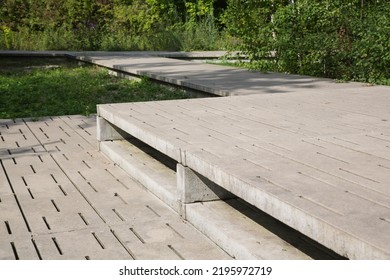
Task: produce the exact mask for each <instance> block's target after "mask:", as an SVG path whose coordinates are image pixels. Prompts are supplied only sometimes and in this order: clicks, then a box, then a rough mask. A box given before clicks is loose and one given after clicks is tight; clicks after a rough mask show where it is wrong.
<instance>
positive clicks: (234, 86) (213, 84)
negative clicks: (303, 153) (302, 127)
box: [75, 53, 364, 96]
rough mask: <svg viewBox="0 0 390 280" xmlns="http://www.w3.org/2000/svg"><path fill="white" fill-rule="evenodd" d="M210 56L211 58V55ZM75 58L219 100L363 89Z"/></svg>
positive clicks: (138, 59) (200, 66) (140, 60)
mask: <svg viewBox="0 0 390 280" xmlns="http://www.w3.org/2000/svg"><path fill="white" fill-rule="evenodd" d="M216 54H217V55H218V53H216ZM161 55H162V56H163V55H164V54H161ZM196 55H197V54H194V55H193V56H194V57H195V56H196ZM209 56H210V57H211V56H212V53H210V54H209ZM75 57H76V58H77V59H80V60H83V61H88V62H91V63H94V64H97V65H100V66H104V67H107V68H109V69H113V70H116V71H120V72H123V73H128V74H132V75H135V76H146V77H149V78H152V79H155V80H158V81H162V82H167V83H170V84H175V85H178V86H183V87H186V88H190V89H194V90H198V91H202V92H207V93H211V94H215V95H218V96H230V95H248V94H263V93H267V94H269V93H287V92H295V91H300V92H303V91H308V92H312V91H313V90H334V89H353V88H361V87H362V86H364V84H361V83H338V82H336V81H334V80H330V79H321V78H313V77H309V76H299V75H288V74H280V73H260V72H254V71H248V70H246V69H240V68H235V67H228V66H221V65H214V64H205V63H197V62H194V61H188V60H179V59H174V58H175V57H174V56H171V57H169V58H167V57H160V56H156V55H148V54H145V55H144V56H137V55H125V54H112V55H107V54H106V55H100V54H86V55H79V54H76V55H75ZM178 58H180V57H178ZM182 58H183V57H182Z"/></svg>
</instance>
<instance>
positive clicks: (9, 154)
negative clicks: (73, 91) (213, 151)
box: [0, 116, 231, 260]
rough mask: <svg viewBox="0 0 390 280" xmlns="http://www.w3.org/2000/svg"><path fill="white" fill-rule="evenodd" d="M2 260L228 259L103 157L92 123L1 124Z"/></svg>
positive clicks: (80, 119)
mask: <svg viewBox="0 0 390 280" xmlns="http://www.w3.org/2000/svg"><path fill="white" fill-rule="evenodd" d="M0 164H1V166H0V260H13V259H43V260H49V259H55V260H58V259H67V260H69V259H91V260H92V259H103V260H110V259H111V260H116V259H231V256H229V255H228V254H226V253H225V252H224V251H223V250H221V249H220V248H219V247H218V246H216V245H215V244H214V243H213V242H211V241H210V240H209V239H208V238H206V237H204V236H203V235H202V234H201V233H200V232H199V231H197V230H196V229H195V228H194V227H193V226H191V225H190V224H189V223H187V222H185V221H183V220H182V219H181V218H180V216H178V215H177V214H176V213H175V212H174V211H172V210H171V209H170V208H169V207H167V206H166V205H165V204H164V203H162V202H161V201H160V200H159V199H157V198H156V197H155V196H154V195H152V194H150V193H149V192H147V191H146V190H145V188H144V187H143V186H142V185H140V184H139V183H138V182H136V181H135V180H133V179H132V178H130V177H129V176H128V175H127V174H126V173H125V172H124V171H123V170H121V169H120V168H119V167H118V166H115V164H113V163H112V162H110V161H109V160H108V159H107V158H105V157H104V156H103V155H102V154H101V153H99V152H98V151H97V145H96V117H95V116H91V117H89V118H87V117H82V116H63V117H53V118H45V119H40V120H38V121H37V120H22V119H20V120H16V121H13V120H0Z"/></svg>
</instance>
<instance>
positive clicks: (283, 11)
mask: <svg viewBox="0 0 390 280" xmlns="http://www.w3.org/2000/svg"><path fill="white" fill-rule="evenodd" d="M0 49H40V50H43V49H45V50H52V49H61V50H186V51H189V50H216V49H218V50H226V49H231V50H240V51H242V52H243V53H245V54H246V55H248V56H249V57H250V59H251V61H252V63H251V67H255V68H257V69H261V70H268V71H283V72H288V73H298V74H308V75H315V76H325V77H331V78H338V79H345V80H360V81H365V82H376V83H378V82H379V83H383V84H390V1H388V0H323V1H320V0H250V1H247V0H225V1H222V0H64V1H57V0H0Z"/></svg>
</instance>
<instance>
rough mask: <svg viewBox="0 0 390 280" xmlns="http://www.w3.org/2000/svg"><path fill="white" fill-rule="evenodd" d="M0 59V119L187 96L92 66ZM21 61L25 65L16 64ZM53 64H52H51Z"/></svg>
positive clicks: (83, 111) (88, 110) (90, 110)
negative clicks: (122, 77) (103, 104)
mask: <svg viewBox="0 0 390 280" xmlns="http://www.w3.org/2000/svg"><path fill="white" fill-rule="evenodd" d="M38 62H39V64H36V63H35V62H34V61H28V62H27V63H26V62H23V61H21V62H20V60H19V61H18V60H17V59H16V58H13V59H12V60H10V61H8V62H7V60H5V59H4V58H0V63H1V65H3V67H2V69H1V71H0V119H2V118H21V117H40V116H56V115H69V114H87V115H88V114H91V113H95V112H96V104H101V103H116V102H136V101H150V100H166V99H180V98H188V97H189V96H188V95H187V94H186V93H185V92H183V91H181V90H176V89H170V88H167V87H164V86H161V85H157V84H155V83H152V82H151V81H149V80H147V79H142V80H141V81H129V80H126V79H121V78H117V77H113V76H110V75H109V74H108V72H107V71H106V70H103V69H100V68H96V67H79V66H77V64H74V63H67V64H64V63H63V62H58V61H52V60H48V61H44V62H45V63H44V64H42V59H41V58H40V59H39V60H38ZM20 63H24V64H25V65H20ZM53 63H54V65H53Z"/></svg>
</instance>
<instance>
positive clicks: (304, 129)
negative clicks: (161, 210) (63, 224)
mask: <svg viewBox="0 0 390 280" xmlns="http://www.w3.org/2000/svg"><path fill="white" fill-rule="evenodd" d="M106 59H107V58H96V59H95V58H93V59H91V61H94V62H96V63H98V64H101V65H105V66H107V67H111V68H115V69H120V70H122V71H128V72H131V73H135V74H144V75H147V76H153V75H154V74H153V73H157V72H159V73H160V74H161V77H162V78H159V79H161V80H166V81H169V82H174V83H176V84H181V85H186V86H188V85H189V84H187V83H186V82H183V81H184V80H186V81H187V80H191V81H195V80H196V87H197V88H198V89H204V88H206V87H208V86H209V87H210V88H211V87H212V88H214V89H213V91H214V93H215V92H218V91H221V90H222V91H223V92H225V93H226V90H225V87H226V88H229V89H230V90H229V92H227V95H229V94H230V95H241V93H242V95H243V96H236V97H225V98H208V99H195V100H180V101H167V102H148V103H133V104H111V105H100V106H99V107H98V115H99V117H100V118H101V126H100V129H102V130H105V132H107V129H108V128H107V127H109V126H110V125H114V127H115V129H116V128H119V129H120V130H123V131H125V132H126V133H128V134H130V135H131V136H132V137H135V138H137V139H139V140H141V141H143V142H145V143H146V144H148V145H150V146H152V147H153V148H155V149H156V150H158V151H160V152H162V153H163V154H165V155H167V156H169V157H170V158H172V159H174V160H175V161H176V162H178V163H179V164H180V165H182V166H184V167H188V168H190V170H193V171H195V172H197V173H198V174H200V175H201V176H204V177H205V178H207V179H209V180H210V181H212V182H214V183H216V184H218V185H219V186H221V187H222V188H223V189H226V190H228V191H229V192H231V193H233V194H234V195H236V196H238V197H240V198H242V199H244V200H245V201H247V202H249V203H250V204H252V205H255V206H256V207H258V208H259V209H261V210H263V211H265V212H266V213H268V214H270V215H271V216H273V217H275V218H277V219H279V220H280V221H282V222H283V223H285V224H287V225H289V226H291V227H292V228H294V229H296V230H298V231H300V232H302V233H304V234H305V235H307V236H309V237H310V238H312V239H314V240H316V241H318V242H319V243H321V244H323V245H324V246H326V247H328V248H330V249H332V250H334V251H335V252H337V253H339V254H340V255H342V256H345V257H348V258H351V259H389V258H390V222H389V221H390V189H389V185H390V175H389V174H390V173H389V170H390V145H389V143H390V125H389V122H390V111H389V108H390V90H389V88H388V87H369V86H365V85H363V84H359V83H345V84H339V83H335V82H333V81H331V80H325V79H314V78H309V77H294V76H285V75H277V74H272V75H270V74H259V73H250V72H247V71H245V70H235V69H230V70H229V69H226V68H218V69H217V68H214V67H219V66H214V65H206V66H204V65H201V64H190V62H177V63H176V62H173V61H171V60H167V59H163V60H160V58H148V59H138V58H135V59H133V58H126V59H124V60H122V59H118V60H115V58H109V59H108V60H106ZM159 63H160V64H159ZM153 65H154V66H153ZM149 67H150V69H149ZM132 69H138V70H132ZM139 69H144V70H139ZM145 69H146V70H145ZM148 69H149V70H148ZM153 69H154V70H153ZM228 70H229V71H230V72H229V71H228ZM143 71H144V72H143ZM218 71H220V72H218ZM224 71H225V72H224ZM218 73H219V74H218ZM223 73H226V74H223ZM175 75H176V76H180V77H181V78H177V79H176V78H172V77H174V76H175ZM235 75H237V77H236V80H234V79H233V78H232V77H234V76H235ZM268 75H269V76H268ZM156 77H157V74H156ZM267 77H268V78H267ZM172 79H176V82H175V81H173V80H172ZM239 80H241V82H240V83H239V82H238V81H239ZM177 81H178V82H177ZM262 81H265V83H262ZM194 83H195V82H194ZM206 84H207V85H206ZM193 88H194V87H193ZM231 88H234V89H233V90H232V89H231ZM259 93H261V94H259ZM264 93H273V94H264ZM222 95H226V94H222ZM103 119H104V120H105V121H103ZM106 121H107V122H106ZM105 132H101V133H100V137H101V139H100V140H101V141H102V142H101V146H102V147H103V149H106V148H105V145H106V143H105V140H118V139H120V137H118V138H116V137H112V139H110V134H109V133H108V134H106V133H105ZM111 136H113V135H111ZM114 142H115V141H114ZM109 153H110V152H108V154H109Z"/></svg>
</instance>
